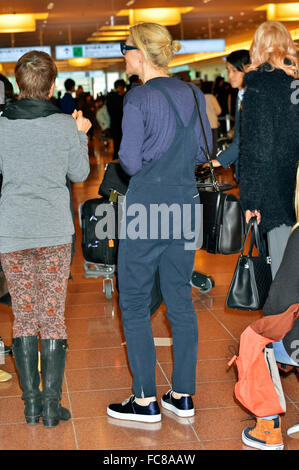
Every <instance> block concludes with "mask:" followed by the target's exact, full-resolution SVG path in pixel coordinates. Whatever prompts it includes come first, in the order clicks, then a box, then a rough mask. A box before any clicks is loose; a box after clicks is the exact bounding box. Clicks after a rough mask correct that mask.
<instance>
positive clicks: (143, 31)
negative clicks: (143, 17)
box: [130, 23, 181, 69]
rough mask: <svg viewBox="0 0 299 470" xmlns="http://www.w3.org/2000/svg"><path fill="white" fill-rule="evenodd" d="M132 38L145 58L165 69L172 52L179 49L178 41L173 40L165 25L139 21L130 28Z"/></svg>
mask: <svg viewBox="0 0 299 470" xmlns="http://www.w3.org/2000/svg"><path fill="white" fill-rule="evenodd" d="M130 33H131V37H132V40H133V42H134V44H135V46H136V47H138V49H140V50H141V51H143V53H144V56H145V58H146V59H147V60H149V61H150V62H152V64H153V65H155V66H156V67H159V68H163V69H166V68H167V66H168V64H169V62H170V61H171V59H172V58H173V53H174V52H178V51H179V50H180V49H181V44H180V43H179V41H173V40H172V37H171V35H170V33H169V31H168V29H167V28H165V26H162V25H160V24H156V23H139V24H136V25H134V26H132V27H131V28H130Z"/></svg>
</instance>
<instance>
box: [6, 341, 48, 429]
mask: <svg viewBox="0 0 299 470" xmlns="http://www.w3.org/2000/svg"><path fill="white" fill-rule="evenodd" d="M12 349H13V355H14V358H15V362H16V366H17V370H18V373H19V378H20V384H21V387H22V389H23V395H22V398H23V400H24V401H25V411H24V414H25V418H26V422H27V424H38V422H39V418H40V416H41V414H42V395H41V392H40V390H39V384H40V374H39V371H38V337H37V336H21V337H17V338H13V340H12Z"/></svg>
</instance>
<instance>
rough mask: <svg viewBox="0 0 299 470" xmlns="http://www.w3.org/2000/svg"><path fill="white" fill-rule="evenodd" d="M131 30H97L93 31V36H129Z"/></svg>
mask: <svg viewBox="0 0 299 470" xmlns="http://www.w3.org/2000/svg"><path fill="white" fill-rule="evenodd" d="M129 34H130V32H129V31H96V32H95V33H92V36H95V37H100V36H129Z"/></svg>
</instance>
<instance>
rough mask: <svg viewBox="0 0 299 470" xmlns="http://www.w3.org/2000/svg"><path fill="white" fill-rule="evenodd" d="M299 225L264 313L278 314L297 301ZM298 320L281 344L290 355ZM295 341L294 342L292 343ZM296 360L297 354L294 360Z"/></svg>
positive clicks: (298, 335)
mask: <svg viewBox="0 0 299 470" xmlns="http://www.w3.org/2000/svg"><path fill="white" fill-rule="evenodd" d="M298 248H299V227H297V228H296V230H295V231H294V232H293V233H292V234H291V236H290V238H289V240H288V243H287V246H286V249H285V252H284V255H283V259H282V262H281V265H280V266H279V270H278V271H277V274H276V276H275V278H274V281H273V282H272V284H271V287H270V291H269V295H268V298H267V300H266V302H265V305H264V309H263V310H264V312H263V313H264V315H265V316H269V315H279V314H280V313H284V312H286V311H287V309H288V308H289V307H290V306H291V305H294V304H298V303H299V269H298V266H299V249H298ZM298 340H299V320H296V321H295V323H294V326H293V328H292V329H291V330H290V331H289V332H288V333H287V334H286V336H285V337H284V338H283V344H284V346H285V348H286V350H287V352H288V354H289V355H291V354H292V353H293V352H294V348H296V349H297V350H298ZM293 341H295V343H293ZM297 360H298V356H297V358H296V361H297Z"/></svg>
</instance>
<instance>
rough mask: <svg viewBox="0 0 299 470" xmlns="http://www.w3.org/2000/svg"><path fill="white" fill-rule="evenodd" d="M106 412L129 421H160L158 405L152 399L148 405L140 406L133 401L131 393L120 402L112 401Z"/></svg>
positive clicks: (113, 416) (133, 397) (133, 396)
mask: <svg viewBox="0 0 299 470" xmlns="http://www.w3.org/2000/svg"><path fill="white" fill-rule="evenodd" d="M107 414H108V415H109V416H111V417H112V418H117V419H126V420H129V421H142V422H145V423H156V422H158V421H161V413H160V408H159V405H158V403H157V402H156V401H152V402H151V403H150V404H149V405H148V406H141V405H138V404H137V403H136V402H135V395H131V396H130V397H129V398H127V399H126V400H125V401H123V402H122V403H114V404H111V405H109V406H108V407H107Z"/></svg>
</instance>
